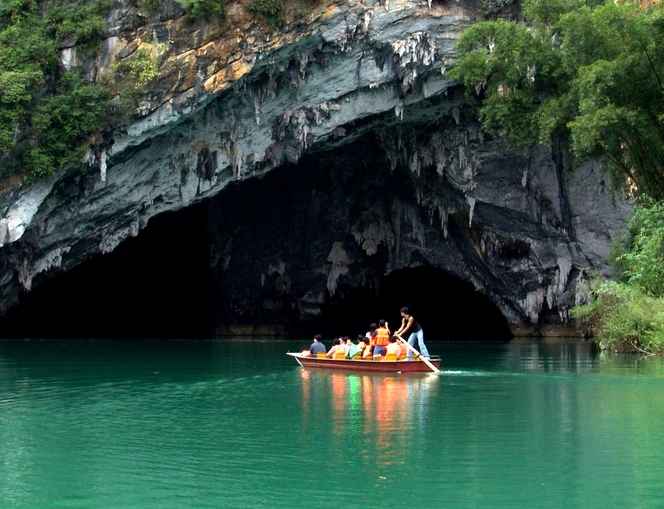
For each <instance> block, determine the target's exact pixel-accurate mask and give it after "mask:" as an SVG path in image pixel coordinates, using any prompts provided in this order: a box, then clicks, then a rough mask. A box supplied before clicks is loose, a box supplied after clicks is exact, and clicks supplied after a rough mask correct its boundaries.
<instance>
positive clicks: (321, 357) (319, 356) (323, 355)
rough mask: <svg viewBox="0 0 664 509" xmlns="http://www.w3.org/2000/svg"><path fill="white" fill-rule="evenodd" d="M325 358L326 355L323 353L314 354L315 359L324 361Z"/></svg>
mask: <svg viewBox="0 0 664 509" xmlns="http://www.w3.org/2000/svg"><path fill="white" fill-rule="evenodd" d="M325 357H327V354H326V353H325V352H318V353H317V354H316V358H318V359H325Z"/></svg>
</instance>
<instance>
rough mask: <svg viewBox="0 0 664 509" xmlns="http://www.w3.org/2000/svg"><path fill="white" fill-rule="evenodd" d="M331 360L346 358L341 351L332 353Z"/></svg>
mask: <svg viewBox="0 0 664 509" xmlns="http://www.w3.org/2000/svg"><path fill="white" fill-rule="evenodd" d="M332 358H333V359H345V358H346V352H344V351H343V350H340V351H338V352H334V357H332Z"/></svg>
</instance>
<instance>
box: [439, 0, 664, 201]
mask: <svg viewBox="0 0 664 509" xmlns="http://www.w3.org/2000/svg"><path fill="white" fill-rule="evenodd" d="M523 16H524V20H525V22H523V23H517V22H508V21H504V20H497V21H488V22H483V23H479V24H477V25H474V26H472V27H471V28H470V29H468V30H467V31H466V32H465V33H464V34H463V36H462V37H461V39H460V41H459V45H458V53H459V57H458V60H457V62H456V66H455V67H454V68H453V69H452V70H451V73H452V75H453V76H455V77H456V78H458V79H459V80H460V81H461V82H463V83H464V84H465V86H466V89H467V92H468V93H469V95H471V96H472V95H477V96H478V97H479V99H480V118H481V120H482V122H483V124H484V126H485V128H486V129H487V130H488V131H489V132H491V133H494V134H496V135H498V136H500V137H502V138H504V139H505V140H506V141H507V142H508V143H510V144H512V145H513V146H515V147H528V146H530V145H532V144H533V143H534V142H540V143H545V144H549V145H551V146H553V147H555V148H559V147H564V148H567V149H568V151H569V153H570V154H571V155H572V157H573V158H574V159H575V160H581V159H585V158H588V157H605V158H606V160H607V161H608V163H609V169H610V170H612V172H613V174H614V176H615V177H616V178H617V182H618V183H620V184H623V185H627V186H630V187H635V188H636V189H637V190H638V191H640V192H644V193H647V194H649V195H650V196H651V197H653V198H654V199H656V200H661V199H664V48H662V46H661V41H662V40H664V3H658V4H655V5H652V6H648V7H645V8H642V7H640V6H639V5H638V3H636V2H633V1H630V0H626V1H624V2H620V3H615V2H613V0H606V1H597V0H526V2H525V3H524V5H523Z"/></svg>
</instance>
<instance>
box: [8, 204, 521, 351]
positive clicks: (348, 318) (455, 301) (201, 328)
mask: <svg viewBox="0 0 664 509" xmlns="http://www.w3.org/2000/svg"><path fill="white" fill-rule="evenodd" d="M205 216H206V209H205V206H202V205H201V206H195V207H190V208H189V209H186V210H182V211H180V212H175V213H168V214H164V215H162V216H159V217H156V218H154V219H153V220H152V221H151V222H150V224H149V225H148V226H147V227H146V228H145V229H144V230H143V231H142V232H141V234H140V235H139V236H138V237H136V238H132V239H128V240H127V241H125V242H124V243H122V244H121V245H120V246H119V247H118V248H117V249H116V250H115V251H114V252H112V253H110V254H107V255H98V256H96V257H94V258H92V259H90V260H88V261H87V262H85V263H83V264H81V265H80V266H78V267H75V268H74V269H72V270H70V271H68V272H66V273H63V274H60V275H58V276H57V277H54V278H52V279H50V280H48V281H46V282H44V283H43V284H42V285H40V286H39V287H37V288H36V289H35V290H33V291H32V292H30V293H26V294H23V295H22V296H21V298H20V304H19V305H18V306H16V307H14V308H12V309H11V310H10V311H9V312H8V313H7V315H6V316H4V317H2V318H1V319H0V336H1V337H3V338H164V339H173V338H176V339H177V338H208V337H210V334H211V330H212V323H211V320H212V314H213V313H212V308H213V306H212V302H211V299H212V295H213V292H212V288H211V281H210V277H209V269H208V260H207V255H208V240H207V232H206V228H205V224H206V220H205ZM403 306H408V307H409V308H410V311H411V313H412V314H413V315H414V316H415V317H416V318H417V319H418V321H419V322H420V323H421V325H422V327H423V328H424V331H425V334H426V336H425V338H426V339H427V340H428V341H438V340H493V341H496V340H498V341H499V340H506V339H509V337H510V332H509V328H508V325H507V322H506V321H505V319H504V317H503V316H502V315H501V313H500V312H499V311H498V309H497V308H496V307H495V306H494V305H493V304H492V303H491V302H490V301H489V300H488V299H487V298H486V297H484V296H483V295H482V294H480V293H478V292H476V291H475V290H474V288H473V287H472V285H471V284H469V283H467V282H464V281H460V280H458V279H456V278H454V277H450V276H448V275H446V274H445V273H444V272H443V271H442V270H439V269H434V268H428V267H415V268H408V269H402V270H398V271H395V272H393V273H392V274H390V275H388V276H386V277H385V278H384V279H383V281H382V282H381V289H380V292H379V294H378V297H377V298H374V294H373V291H372V290H370V289H368V288H354V289H345V291H344V297H343V298H342V299H339V300H337V301H335V302H333V303H331V304H328V305H326V306H324V307H323V309H322V311H323V313H322V315H321V317H320V319H319V320H317V321H316V322H315V323H312V324H307V325H306V326H303V327H302V333H311V332H313V331H318V332H322V333H324V334H325V335H327V337H330V335H349V336H352V335H357V334H359V333H363V332H366V330H368V326H369V324H370V322H372V321H376V320H378V319H380V318H384V319H386V320H387V321H388V322H389V323H390V326H391V328H392V329H393V330H396V328H398V326H399V323H400V315H399V310H400V309H401V307H403Z"/></svg>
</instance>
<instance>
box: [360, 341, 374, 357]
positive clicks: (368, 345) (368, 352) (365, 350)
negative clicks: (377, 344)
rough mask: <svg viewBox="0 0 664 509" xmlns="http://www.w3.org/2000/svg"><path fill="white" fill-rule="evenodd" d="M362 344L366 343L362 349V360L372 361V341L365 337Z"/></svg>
mask: <svg viewBox="0 0 664 509" xmlns="http://www.w3.org/2000/svg"><path fill="white" fill-rule="evenodd" d="M362 343H364V347H363V348H362V358H363V359H368V360H371V352H372V350H371V340H370V339H369V338H368V337H366V336H364V337H363V338H362Z"/></svg>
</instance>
